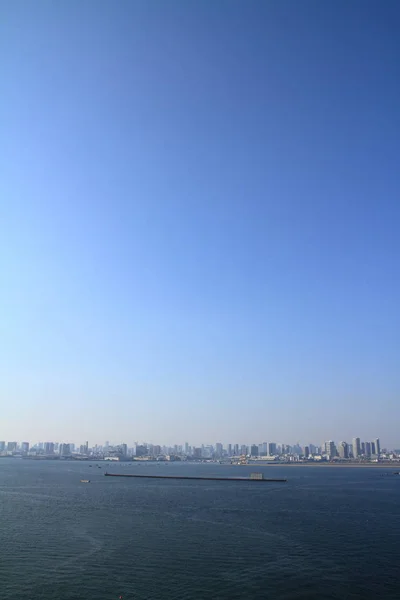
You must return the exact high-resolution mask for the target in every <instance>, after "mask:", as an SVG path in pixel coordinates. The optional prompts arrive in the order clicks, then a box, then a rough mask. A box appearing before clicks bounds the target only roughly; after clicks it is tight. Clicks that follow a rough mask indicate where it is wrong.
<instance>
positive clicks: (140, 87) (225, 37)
mask: <svg viewBox="0 0 400 600" xmlns="http://www.w3.org/2000/svg"><path fill="white" fill-rule="evenodd" d="M0 11H1V48H2V93H1V95H2V98H1V103H0V104H1V108H0V111H1V121H2V127H1V129H2V141H1V144H0V163H1V176H0V197H1V213H0V214H1V218H0V271H1V276H2V277H1V283H2V285H1V294H0V315H1V317H0V318H1V328H0V405H1V417H0V439H5V440H11V439H16V440H24V439H27V440H37V441H39V440H40V441H47V440H59V441H63V440H64V441H68V440H74V441H77V442H80V443H83V441H84V440H90V442H91V443H93V444H94V443H104V441H105V440H111V442H112V443H120V442H122V441H125V442H126V443H128V444H132V443H133V442H134V441H137V440H139V441H141V440H146V441H148V442H157V443H159V444H172V443H178V442H179V443H183V442H185V441H186V440H190V442H191V443H193V444H199V443H201V442H204V443H215V442H216V441H221V442H222V443H224V444H226V443H236V442H242V441H244V442H245V443H249V442H253V441H254V442H257V443H258V442H262V441H264V440H274V441H275V440H276V441H287V442H295V441H297V440H299V441H301V442H302V443H308V442H310V441H314V442H317V443H321V442H322V441H323V440H331V439H332V440H351V439H352V438H353V437H355V436H361V437H362V438H363V439H366V440H369V439H374V438H375V437H377V436H380V438H381V440H382V442H383V443H384V444H385V445H387V446H389V447H399V444H400V436H399V433H398V422H399V418H400V408H399V407H400V402H399V392H400V369H399V363H400V360H399V358H400V356H399V355H400V352H399V350H400V348H399V339H400V327H399V306H400V283H399V281H400V279H399V260H400V236H399V225H400V222H399V221H400V220H399V217H400V203H399V183H400V181H399V179H400V177H399V173H400V168H399V156H400V148H399V139H400V135H399V134H400V127H399V106H400V79H399V73H398V59H399V56H400V41H399V36H398V24H399V17H400V6H399V4H398V3H397V2H395V1H385V2H382V3H381V2H375V1H363V2H361V1H358V0H356V1H353V2H347V1H344V0H339V1H336V2H316V1H311V0H305V1H303V2H286V1H283V2H272V1H271V2H268V1H265V2H263V1H261V0H260V1H252V0H250V1H246V2H245V1H243V2H236V1H233V2H231V1H228V0H226V1H225V0H217V1H213V2H184V1H180V2H178V1H172V2H164V1H161V0H154V1H151V2H149V1H148V0H137V1H135V2H130V1H128V0H123V1H121V2H119V3H118V4H115V3H111V2H109V3H107V2H94V0H89V1H88V2H84V3H77V2H69V1H67V0H60V1H58V2H55V3H50V2H47V1H45V0H43V1H40V2H35V3H33V2H27V1H20V2H15V1H11V0H6V1H5V2H3V3H2V6H1V9H0ZM396 445H397V446H396Z"/></svg>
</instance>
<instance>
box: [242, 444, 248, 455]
mask: <svg viewBox="0 0 400 600" xmlns="http://www.w3.org/2000/svg"><path fill="white" fill-rule="evenodd" d="M240 454H242V455H246V454H247V446H246V444H242V445H241V446H240Z"/></svg>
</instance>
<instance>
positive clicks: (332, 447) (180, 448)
mask: <svg viewBox="0 0 400 600" xmlns="http://www.w3.org/2000/svg"><path fill="white" fill-rule="evenodd" d="M5 456H8V457H10V456H11V457H22V458H32V459H52V460H88V459H97V460H110V461H114V460H115V461H124V460H156V461H162V460H165V461H224V462H234V463H237V464H241V463H242V464H243V463H244V464H245V463H246V462H248V461H265V462H269V463H272V462H281V463H282V462H285V463H288V462H303V463H304V462H337V463H339V462H342V463H346V462H362V463H368V462H371V463H374V462H384V461H399V460H400V450H399V449H394V450H389V449H387V448H382V447H381V443H380V440H379V438H375V439H374V440H371V441H368V442H363V441H361V439H360V438H359V437H355V438H353V440H352V442H351V443H348V442H344V441H342V442H339V443H335V442H334V441H332V440H328V441H326V442H323V443H322V444H321V445H320V446H316V445H314V444H308V445H306V446H301V445H299V444H294V445H289V444H278V443H276V442H262V443H261V444H250V445H249V446H248V445H245V444H227V445H225V446H224V445H223V444H222V443H220V442H217V443H215V444H214V445H204V444H202V445H201V446H192V445H190V444H189V443H188V442H186V443H185V444H182V445H174V446H161V445H159V444H149V443H140V444H139V443H135V444H134V446H132V447H128V445H127V444H124V443H122V444H118V445H110V444H109V442H105V443H104V444H103V445H98V444H95V445H93V446H89V442H87V441H86V442H85V443H83V444H80V445H77V444H74V443H71V442H69V443H65V442H39V443H37V444H33V445H31V444H30V443H29V442H21V443H18V442H14V441H13V442H5V441H0V457H5Z"/></svg>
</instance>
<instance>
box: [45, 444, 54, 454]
mask: <svg viewBox="0 0 400 600" xmlns="http://www.w3.org/2000/svg"><path fill="white" fill-rule="evenodd" d="M44 452H45V454H54V444H53V442H46V443H45V445H44Z"/></svg>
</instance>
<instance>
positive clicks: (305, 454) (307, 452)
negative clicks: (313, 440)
mask: <svg viewBox="0 0 400 600" xmlns="http://www.w3.org/2000/svg"><path fill="white" fill-rule="evenodd" d="M304 456H305V457H306V458H308V457H309V456H310V447H309V446H304Z"/></svg>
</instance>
